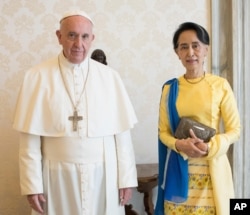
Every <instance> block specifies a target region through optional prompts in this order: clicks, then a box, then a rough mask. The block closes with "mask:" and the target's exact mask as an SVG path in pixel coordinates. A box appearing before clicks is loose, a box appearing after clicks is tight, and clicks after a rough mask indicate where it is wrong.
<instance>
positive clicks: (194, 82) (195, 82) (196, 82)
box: [183, 72, 206, 84]
mask: <svg viewBox="0 0 250 215" xmlns="http://www.w3.org/2000/svg"><path fill="white" fill-rule="evenodd" d="M205 76H206V74H205V72H204V74H203V76H202V77H201V78H200V79H199V80H198V81H190V80H189V79H187V78H186V76H185V75H183V77H184V79H185V80H186V81H187V82H188V83H190V84H198V83H200V82H201V81H202V80H203V79H204V78H205Z"/></svg>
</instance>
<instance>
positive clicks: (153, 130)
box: [0, 0, 211, 215]
mask: <svg viewBox="0 0 250 215" xmlns="http://www.w3.org/2000/svg"><path fill="white" fill-rule="evenodd" d="M76 7H80V8H82V9H84V10H85V11H87V12H88V13H89V14H90V15H91V17H92V18H93V20H94V22H95V34H96V40H95V42H94V44H93V48H92V49H95V48H101V49H103V50H104V51H105V52H106V55H107V58H108V64H109V65H110V66H112V67H113V68H115V69H116V70H118V71H119V73H120V74H121V77H122V79H123V80H124V83H125V85H126V87H127V90H128V92H129V94H130V96H131V100H132V102H133V104H134V107H135V110H136V113H137V116H138V119H139V123H138V124H137V125H136V127H135V129H134V130H133V132H132V135H133V141H134V147H135V154H136V161H137V163H153V162H157V120H158V103H159V98H160V93H161V86H162V84H163V83H164V82H165V81H166V80H167V79H170V78H172V77H176V76H179V75H181V74H182V73H183V72H184V70H183V68H182V66H181V64H180V62H179V60H178V58H177V57H176V55H175V54H174V52H173V48H172V43H171V42H172V36H173V32H174V31H175V29H176V28H177V26H178V25H179V24H180V23H181V22H184V21H194V22H198V23H199V24H201V25H203V26H204V27H206V28H207V29H208V31H210V28H211V27H210V0H191V1H186V0H154V1H153V0H103V1H100V0H84V1H83V0H68V1H61V0H54V1H51V0H33V1H25V0H20V1H14V0H1V2H0V32H1V36H0V59H1V60H0V68H1V69H0V77H1V79H0V214H1V215H2V214H3V215H17V214H21V215H23V214H28V213H29V212H28V211H29V208H28V205H27V203H26V200H25V198H24V197H21V196H20V190H19V178H18V160H17V157H18V134H17V133H16V132H15V131H13V130H12V128H11V124H12V116H13V111H14V106H15V102H16V97H17V93H18V89H19V87H20V84H21V80H22V78H23V75H24V72H25V71H26V70H27V69H28V68H29V67H31V66H33V65H35V64H36V63H38V62H40V61H42V60H44V59H47V58H48V57H51V56H53V55H54V54H57V53H58V52H59V50H60V46H59V45H58V43H57V40H56V36H55V31H56V29H57V28H58V17H59V16H60V15H61V14H62V13H64V11H65V10H67V9H68V8H76ZM208 61H209V59H208ZM209 64H210V62H208V65H209ZM209 68H210V67H209ZM209 68H208V70H209ZM132 203H133V204H134V208H136V209H137V210H138V211H139V212H140V214H143V212H142V210H143V209H142V194H139V193H135V197H134V198H133V200H132Z"/></svg>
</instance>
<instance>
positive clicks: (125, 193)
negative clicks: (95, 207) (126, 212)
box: [119, 188, 133, 206]
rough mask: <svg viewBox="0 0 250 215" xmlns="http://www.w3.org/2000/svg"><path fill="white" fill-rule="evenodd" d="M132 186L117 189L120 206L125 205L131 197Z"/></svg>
mask: <svg viewBox="0 0 250 215" xmlns="http://www.w3.org/2000/svg"><path fill="white" fill-rule="evenodd" d="M132 192H133V190H132V188H122V189H119V196H120V203H121V205H122V206H124V205H126V204H127V203H128V201H129V200H130V199H131V197H132Z"/></svg>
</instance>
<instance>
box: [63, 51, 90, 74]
mask: <svg viewBox="0 0 250 215" xmlns="http://www.w3.org/2000/svg"><path fill="white" fill-rule="evenodd" d="M59 60H60V63H61V65H62V66H63V67H66V68H69V69H70V70H71V71H72V70H74V69H81V70H83V69H85V68H87V67H88V61H89V58H88V57H86V58H85V59H84V61H83V62H81V63H80V64H74V63H71V62H69V61H68V60H67V58H66V57H65V56H64V54H63V51H62V52H61V53H60V54H59Z"/></svg>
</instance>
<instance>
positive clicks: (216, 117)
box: [158, 74, 240, 215]
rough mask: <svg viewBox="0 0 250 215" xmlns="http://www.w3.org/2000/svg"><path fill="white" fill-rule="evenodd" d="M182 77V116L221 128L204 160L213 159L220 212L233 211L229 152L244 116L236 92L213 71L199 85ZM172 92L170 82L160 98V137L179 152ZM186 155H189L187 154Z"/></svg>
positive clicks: (219, 214)
mask: <svg viewBox="0 0 250 215" xmlns="http://www.w3.org/2000/svg"><path fill="white" fill-rule="evenodd" d="M178 80H179V92H178V97H177V101H176V106H177V110H178V114H179V116H180V117H182V116H187V117H191V118H193V119H194V120H197V121H199V122H201V123H203V124H206V125H208V126H210V127H213V128H215V129H216V130H217V134H216V135H215V136H214V137H213V138H212V139H211V140H210V142H209V143H208V144H209V147H210V150H209V154H208V155H207V156H206V157H204V158H202V159H205V160H208V162H209V171H210V174H211V179H212V184H213V190H214V191H213V192H214V200H215V205H216V213H217V215H224V214H229V199H230V198H233V196H234V190H233V182H232V174H231V167H230V164H229V162H228V158H227V155H226V153H227V150H228V148H229V146H230V145H231V144H232V143H233V142H235V141H237V140H238V139H239V135H240V117H239V113H238V108H237V104H236V100H235V97H234V94H233V91H232V89H231V87H230V85H229V83H228V81H227V80H226V79H224V78H222V77H219V76H215V75H212V74H206V75H205V78H204V79H203V80H202V81H200V82H198V83H196V84H191V83H189V82H187V81H186V80H185V79H184V77H183V76H181V77H180V78H179V79H178ZM197 80H198V79H197ZM193 81H196V80H195V79H194V80H193ZM168 92H169V85H166V86H165V87H164V89H163V92H162V97H161V101H160V110H159V127H158V128H159V138H160V139H161V141H162V142H163V143H164V144H166V145H167V146H168V147H169V148H171V149H172V150H175V151H177V150H176V148H175V142H176V139H175V138H174V136H173V135H172V133H171V129H170V125H169V120H168V114H167V110H166V103H167V95H168ZM222 123H223V126H222ZM182 156H184V157H186V155H185V154H183V153H182Z"/></svg>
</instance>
